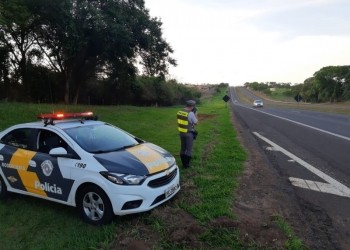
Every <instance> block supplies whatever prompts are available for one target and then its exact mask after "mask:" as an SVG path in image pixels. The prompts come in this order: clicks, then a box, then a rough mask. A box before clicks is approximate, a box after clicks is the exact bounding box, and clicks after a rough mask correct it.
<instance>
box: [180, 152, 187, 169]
mask: <svg viewBox="0 0 350 250" xmlns="http://www.w3.org/2000/svg"><path fill="white" fill-rule="evenodd" d="M180 157H181V163H182V166H183V167H185V165H186V155H184V154H180Z"/></svg>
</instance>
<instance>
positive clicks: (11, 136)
mask: <svg viewBox="0 0 350 250" xmlns="http://www.w3.org/2000/svg"><path fill="white" fill-rule="evenodd" d="M1 141H2V143H4V144H7V145H10V146H13V147H17V148H23V149H27V150H34V145H33V131H32V129H29V128H22V129H15V130H12V131H11V132H9V133H8V134H6V135H5V136H4V137H3V138H2V140H1Z"/></svg>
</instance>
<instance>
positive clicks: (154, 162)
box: [127, 145, 169, 174]
mask: <svg viewBox="0 0 350 250" xmlns="http://www.w3.org/2000/svg"><path fill="white" fill-rule="evenodd" d="M127 151H128V152H129V153H130V154H132V155H133V156H135V157H136V158H137V159H139V160H140V161H141V162H142V163H143V164H145V166H146V167H147V169H148V172H149V173H150V174H153V173H156V172H158V171H162V170H164V169H167V168H168V167H169V164H168V162H167V160H166V159H165V158H164V157H163V156H162V155H161V154H159V153H158V152H156V151H154V150H152V149H150V148H149V147H147V146H145V145H138V146H136V147H133V148H129V149H127Z"/></svg>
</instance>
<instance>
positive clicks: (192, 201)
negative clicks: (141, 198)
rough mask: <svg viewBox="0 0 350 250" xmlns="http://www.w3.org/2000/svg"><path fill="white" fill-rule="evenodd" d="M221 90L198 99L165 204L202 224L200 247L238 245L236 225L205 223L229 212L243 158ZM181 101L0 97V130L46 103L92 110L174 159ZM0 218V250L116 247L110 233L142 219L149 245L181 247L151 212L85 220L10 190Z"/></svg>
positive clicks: (137, 232) (136, 233)
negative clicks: (177, 180)
mask: <svg viewBox="0 0 350 250" xmlns="http://www.w3.org/2000/svg"><path fill="white" fill-rule="evenodd" d="M222 95H223V93H221V92H219V93H217V95H216V96H215V97H213V98H212V99H206V100H204V101H203V102H202V103H201V105H199V107H198V108H199V115H200V120H199V124H198V127H197V129H198V131H199V135H198V138H197V140H196V141H195V145H194V154H193V160H192V165H193V167H192V168H190V169H181V186H182V190H181V191H180V192H179V194H178V195H177V196H176V199H174V200H173V201H172V202H170V204H171V206H174V207H175V208H174V209H175V210H176V211H183V212H185V213H188V214H190V215H191V216H192V217H193V218H195V219H196V221H197V222H198V224H199V225H201V226H202V227H203V228H204V229H206V230H204V232H202V233H201V235H199V237H198V238H199V239H200V240H201V242H202V244H204V246H206V248H207V249H212V248H225V247H228V248H231V249H240V248H242V246H243V245H242V243H241V241H240V239H239V232H237V231H236V230H234V229H232V228H220V229H218V228H212V227H210V226H208V225H210V222H211V221H212V220H214V219H215V218H218V217H227V218H231V219H234V218H235V215H234V214H233V213H232V209H231V208H232V205H233V201H234V192H235V188H236V187H237V186H238V183H237V177H238V176H239V175H240V174H241V173H242V170H243V164H244V161H245V159H246V153H245V151H244V150H243V148H242V147H241V145H240V143H239V142H238V140H237V138H236V131H235V129H234V128H233V126H232V122H231V116H230V110H229V108H228V107H227V105H226V103H225V102H223V101H222V99H221V98H222ZM181 108H182V106H177V107H166V108H157V107H133V106H79V105H77V106H65V105H48V104H23V103H0V117H1V119H0V130H3V129H5V128H7V127H9V126H11V125H14V124H17V123H22V122H31V121H33V120H36V116H37V115H38V114H39V113H46V112H52V110H55V111H67V112H75V111H78V112H81V111H93V112H94V113H95V114H97V115H98V116H99V119H100V120H103V121H106V122H109V123H111V124H114V125H116V126H118V127H120V128H122V129H124V130H126V131H128V132H130V133H132V134H134V135H136V136H138V137H140V138H143V139H145V140H147V141H149V142H152V143H155V144H157V145H159V146H161V147H163V148H165V149H167V150H168V151H169V152H170V153H172V154H173V155H174V156H175V157H176V159H177V162H178V163H179V162H180V159H179V150H180V148H179V146H180V141H179V136H178V132H177V128H176V127H177V125H176V112H177V111H178V110H179V109H181ZM156 209H157V208H156ZM169 216H170V215H169ZM0 218H1V219H0V235H1V237H0V249H1V250H11V249H16V250H21V249H23V250H24V249H28V250H34V249H35V250H36V249H46V250H50V249H65V248H66V249H116V248H111V246H114V245H116V243H118V242H116V240H115V238H116V237H121V236H124V235H125V236H128V237H132V238H134V239H147V238H148V237H150V236H148V235H147V234H146V235H145V233H144V232H143V231H141V229H140V228H143V227H147V228H151V229H152V230H153V231H154V232H155V233H156V234H157V237H159V239H158V240H157V243H156V245H155V246H153V248H154V249H187V247H186V242H179V243H174V242H171V241H169V230H170V229H169V228H168V227H169V225H168V223H169V222H168V220H167V219H164V218H160V217H159V216H157V214H156V213H143V214H141V215H136V216H125V217H116V219H115V220H114V222H113V223H112V224H110V225H108V226H103V227H93V226H90V225H87V224H85V223H83V222H82V221H81V220H80V218H78V216H77V212H76V210H75V208H72V207H67V206H64V205H60V204H56V203H52V202H48V201H45V200H40V199H36V198H32V197H23V196H19V195H13V196H11V197H10V198H9V199H7V200H6V201H1V202H0ZM293 239H294V238H293ZM117 241H118V240H117ZM252 244H253V243H252ZM290 244H292V242H290ZM252 246H254V245H252ZM290 249H293V248H290Z"/></svg>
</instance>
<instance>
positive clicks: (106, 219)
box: [77, 186, 114, 226]
mask: <svg viewBox="0 0 350 250" xmlns="http://www.w3.org/2000/svg"><path fill="white" fill-rule="evenodd" d="M77 202H78V204H77V205H78V209H79V213H80V215H81V216H82V218H83V220H84V221H86V222H87V223H89V224H92V225H96V226H97V225H105V224H108V223H110V222H111V221H112V219H113V216H114V214H113V210H112V205H111V202H110V200H109V198H108V196H107V195H106V194H105V192H104V191H103V190H102V189H101V188H99V187H97V186H87V187H85V188H84V189H82V190H81V191H80V193H79V197H78V201H77Z"/></svg>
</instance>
